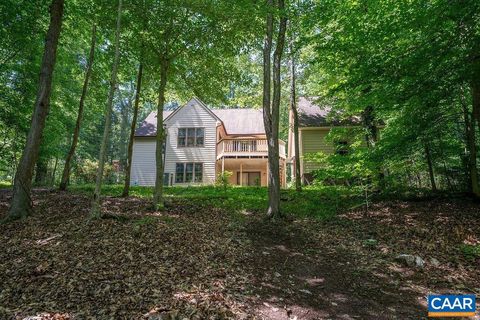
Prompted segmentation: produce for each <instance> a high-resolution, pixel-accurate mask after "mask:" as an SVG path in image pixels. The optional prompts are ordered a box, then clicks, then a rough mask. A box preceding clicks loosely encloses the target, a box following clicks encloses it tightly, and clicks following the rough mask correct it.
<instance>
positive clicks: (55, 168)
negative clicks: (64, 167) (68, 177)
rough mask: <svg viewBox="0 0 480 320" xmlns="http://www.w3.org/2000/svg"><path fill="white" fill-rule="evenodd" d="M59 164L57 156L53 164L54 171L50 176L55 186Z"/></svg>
mask: <svg viewBox="0 0 480 320" xmlns="http://www.w3.org/2000/svg"><path fill="white" fill-rule="evenodd" d="M57 165H58V157H55V162H54V164H53V171H52V175H51V177H50V186H52V187H53V186H55V175H56V174H57Z"/></svg>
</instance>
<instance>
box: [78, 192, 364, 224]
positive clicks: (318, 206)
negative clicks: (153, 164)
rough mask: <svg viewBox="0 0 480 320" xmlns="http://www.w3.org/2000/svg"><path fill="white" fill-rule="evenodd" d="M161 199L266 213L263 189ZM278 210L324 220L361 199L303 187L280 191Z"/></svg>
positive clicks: (181, 194)
mask: <svg viewBox="0 0 480 320" xmlns="http://www.w3.org/2000/svg"><path fill="white" fill-rule="evenodd" d="M122 188H123V186H121V185H105V186H104V187H103V188H102V193H103V194H104V195H108V196H113V197H119V196H120V195H121V193H122ZM70 190H71V191H73V192H80V193H87V194H91V193H92V192H93V190H94V186H93V185H73V186H71V187H70ZM164 190H165V199H166V202H167V204H168V202H169V200H173V199H180V200H185V201H192V202H193V203H196V204H198V203H200V204H202V205H204V206H212V207H217V208H222V209H225V210H227V211H230V212H232V213H238V212H243V213H248V212H263V211H265V210H266V209H267V204H268V190H267V188H265V187H229V188H227V189H224V188H221V187H215V186H190V187H165V189H164ZM152 193H153V188H152V187H139V186H133V187H131V188H130V195H131V196H135V197H139V198H150V197H152ZM280 199H281V210H282V212H283V213H285V214H288V215H293V216H297V217H317V218H328V217H332V216H334V215H335V214H336V213H337V212H339V211H343V210H347V209H349V208H352V207H355V206H358V205H361V203H362V201H363V200H362V197H361V196H358V193H357V192H356V190H353V189H348V188H341V187H306V188H304V189H303V190H302V192H296V191H295V190H292V189H284V190H281V196H280Z"/></svg>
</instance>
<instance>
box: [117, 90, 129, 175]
mask: <svg viewBox="0 0 480 320" xmlns="http://www.w3.org/2000/svg"><path fill="white" fill-rule="evenodd" d="M131 106H132V100H131V97H130V95H128V97H127V101H126V102H125V101H124V100H123V99H121V110H120V115H121V121H120V144H119V148H118V157H119V159H120V167H121V169H122V170H125V167H126V166H127V145H128V143H125V142H126V141H128V140H127V139H128V138H127V136H128V133H127V129H128V113H129V111H130V108H131Z"/></svg>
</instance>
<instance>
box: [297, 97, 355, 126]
mask: <svg viewBox="0 0 480 320" xmlns="http://www.w3.org/2000/svg"><path fill="white" fill-rule="evenodd" d="M297 110H298V125H299V127H328V126H332V125H334V126H338V125H358V124H360V118H359V117H349V118H347V119H344V118H343V117H341V113H342V112H341V111H338V110H333V109H332V107H331V106H327V105H323V106H320V105H318V104H316V101H315V98H306V97H299V98H298V104H297Z"/></svg>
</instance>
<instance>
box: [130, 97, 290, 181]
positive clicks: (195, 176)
mask: <svg viewBox="0 0 480 320" xmlns="http://www.w3.org/2000/svg"><path fill="white" fill-rule="evenodd" d="M156 117H157V114H156V112H152V113H150V114H149V115H148V116H147V118H146V119H145V120H144V121H143V123H142V124H141V125H140V126H139V128H138V129H137V130H136V132H135V138H134V141H133V156H132V166H131V170H132V171H131V177H132V178H131V183H132V185H141V186H153V185H155V172H156V163H155V149H156V144H155V136H156V131H157V129H156V123H157V119H156ZM163 118H164V126H165V130H166V135H167V136H166V142H165V152H164V157H165V170H164V171H165V174H164V183H165V184H166V185H201V184H212V183H214V182H215V180H216V178H217V176H218V174H219V173H221V172H224V171H230V172H232V173H233V174H232V176H231V177H230V182H231V183H232V184H237V185H261V186H266V185H267V171H268V161H267V160H268V149H267V140H266V135H265V128H264V125H263V116H262V111H261V110H255V109H244V108H239V109H210V108H208V107H207V106H206V105H205V104H204V103H203V102H202V101H200V100H199V99H198V98H192V99H191V100H190V101H189V102H187V104H185V105H184V106H182V107H179V108H177V109H176V110H175V111H165V112H164V113H163ZM279 145H280V159H279V161H280V172H281V181H282V185H283V186H285V184H286V178H285V176H286V174H285V171H286V170H285V169H286V162H285V161H286V154H285V142H283V141H279Z"/></svg>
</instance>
